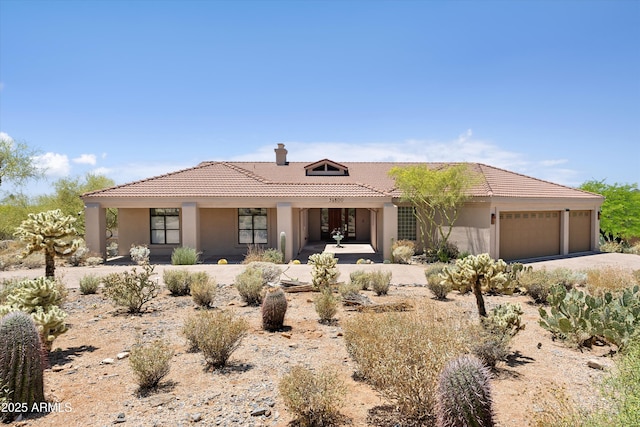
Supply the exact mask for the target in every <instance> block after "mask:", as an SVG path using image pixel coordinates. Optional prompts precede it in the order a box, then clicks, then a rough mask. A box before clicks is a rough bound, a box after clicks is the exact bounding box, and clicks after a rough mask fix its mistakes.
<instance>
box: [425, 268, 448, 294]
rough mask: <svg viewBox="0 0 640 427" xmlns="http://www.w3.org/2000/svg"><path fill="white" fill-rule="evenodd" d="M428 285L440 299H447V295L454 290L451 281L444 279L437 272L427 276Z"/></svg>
mask: <svg viewBox="0 0 640 427" xmlns="http://www.w3.org/2000/svg"><path fill="white" fill-rule="evenodd" d="M427 287H428V288H429V290H430V291H431V293H433V296H434V297H435V298H436V299H439V300H446V299H447V295H448V294H449V292H451V291H452V287H451V283H449V282H447V281H446V280H442V278H441V277H440V276H439V275H437V274H433V275H431V276H427Z"/></svg>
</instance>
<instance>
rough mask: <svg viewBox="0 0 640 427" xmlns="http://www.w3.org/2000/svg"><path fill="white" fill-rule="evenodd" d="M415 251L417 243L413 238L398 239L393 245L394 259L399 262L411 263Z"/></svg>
mask: <svg viewBox="0 0 640 427" xmlns="http://www.w3.org/2000/svg"><path fill="white" fill-rule="evenodd" d="M415 253H416V245H415V243H413V242H412V241H411V240H398V241H396V242H394V243H393V245H392V246H391V254H392V259H393V260H394V262H397V263H398V264H410V263H411V257H412V256H413V255H415Z"/></svg>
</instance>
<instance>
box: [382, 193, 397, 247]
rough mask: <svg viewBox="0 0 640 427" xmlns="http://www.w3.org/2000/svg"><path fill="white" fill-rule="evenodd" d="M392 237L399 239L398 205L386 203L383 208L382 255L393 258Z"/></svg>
mask: <svg viewBox="0 0 640 427" xmlns="http://www.w3.org/2000/svg"><path fill="white" fill-rule="evenodd" d="M391 239H393V240H394V241H395V240H397V239H398V207H397V206H396V205H394V204H393V203H385V204H384V207H383V208H382V256H383V258H384V259H391Z"/></svg>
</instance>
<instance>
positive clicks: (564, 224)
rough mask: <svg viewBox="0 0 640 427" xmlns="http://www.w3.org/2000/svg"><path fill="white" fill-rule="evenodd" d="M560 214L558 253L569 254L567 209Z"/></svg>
mask: <svg viewBox="0 0 640 427" xmlns="http://www.w3.org/2000/svg"><path fill="white" fill-rule="evenodd" d="M561 214H562V215H561V216H560V255H567V254H569V209H565V210H564V211H562V212H561Z"/></svg>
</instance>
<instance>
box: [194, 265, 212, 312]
mask: <svg viewBox="0 0 640 427" xmlns="http://www.w3.org/2000/svg"><path fill="white" fill-rule="evenodd" d="M217 291H218V285H217V283H216V281H215V279H213V278H212V277H209V275H208V274H207V273H206V272H204V271H203V272H199V273H196V274H194V275H193V280H192V281H191V298H192V299H193V302H195V303H196V304H198V305H199V306H201V307H209V306H211V304H213V301H214V300H215V298H216V293H217Z"/></svg>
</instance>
